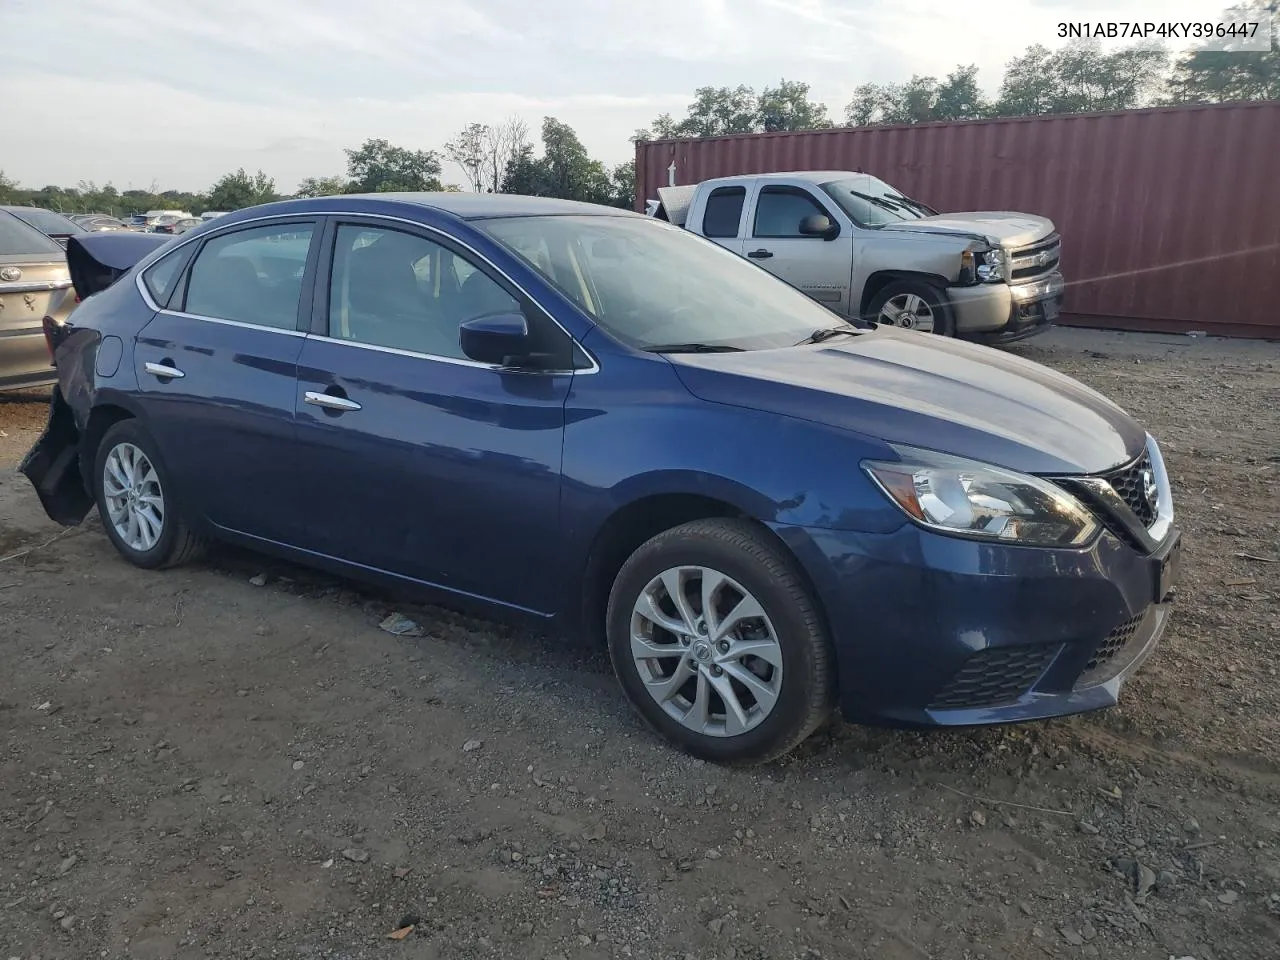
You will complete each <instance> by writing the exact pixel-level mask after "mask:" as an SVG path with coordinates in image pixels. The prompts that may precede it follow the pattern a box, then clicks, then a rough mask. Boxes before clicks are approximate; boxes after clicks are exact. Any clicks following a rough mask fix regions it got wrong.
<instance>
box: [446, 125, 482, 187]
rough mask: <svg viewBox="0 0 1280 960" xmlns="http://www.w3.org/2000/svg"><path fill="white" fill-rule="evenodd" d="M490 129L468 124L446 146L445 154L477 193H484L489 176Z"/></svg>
mask: <svg viewBox="0 0 1280 960" xmlns="http://www.w3.org/2000/svg"><path fill="white" fill-rule="evenodd" d="M488 146H489V128H488V127H487V126H486V125H485V124H483V123H468V124H467V125H466V126H465V127H463V128H462V132H461V133H459V134H458V135H457V136H456V137H454V138H453V139H452V140H450V141H448V142H447V143H446V144H445V145H444V152H445V154H446V155H447V156H448V157H449V159H450V160H452V161H453V162H454V163H456V164H457V165H458V166H460V167H461V168H462V171H463V173H465V174H466V175H467V182H468V183H469V184H470V185H471V188H472V189H473V190H474V191H475V192H476V193H483V192H484V186H485V180H486V179H487V176H488V171H489V164H488V162H487V153H488Z"/></svg>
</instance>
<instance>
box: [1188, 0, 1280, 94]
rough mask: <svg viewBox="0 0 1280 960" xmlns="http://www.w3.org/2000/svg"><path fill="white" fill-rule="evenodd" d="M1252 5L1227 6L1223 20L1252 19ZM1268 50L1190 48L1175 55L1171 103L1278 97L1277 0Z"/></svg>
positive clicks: (1279, 22)
mask: <svg viewBox="0 0 1280 960" xmlns="http://www.w3.org/2000/svg"><path fill="white" fill-rule="evenodd" d="M1256 9H1257V8H1256V7H1253V8H1251V7H1239V6H1237V7H1231V8H1229V9H1228V10H1227V11H1226V13H1225V14H1224V16H1223V19H1224V20H1244V21H1248V20H1252V18H1253V14H1254V13H1255V12H1256ZM1265 9H1266V12H1267V13H1268V14H1269V15H1270V17H1271V36H1272V38H1273V41H1272V46H1271V49H1270V50H1265V51H1264V50H1239V49H1234V48H1236V47H1238V46H1239V44H1238V43H1228V44H1226V45H1225V46H1226V49H1225V50H1206V49H1204V48H1203V47H1201V48H1199V49H1195V50H1190V51H1188V52H1187V53H1186V54H1184V55H1183V56H1182V57H1181V58H1179V60H1178V63H1177V65H1176V66H1175V67H1174V70H1173V77H1172V78H1171V79H1170V81H1169V93H1170V98H1169V99H1170V102H1172V103H1222V102H1225V101H1228V100H1280V43H1277V38H1280V2H1277V0H1272V2H1271V3H1269V4H1267V6H1266V8H1265Z"/></svg>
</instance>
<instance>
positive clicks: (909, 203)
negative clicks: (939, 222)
mask: <svg viewBox="0 0 1280 960" xmlns="http://www.w3.org/2000/svg"><path fill="white" fill-rule="evenodd" d="M889 197H890V199H891V200H892V201H893V202H894V203H898V204H901V205H902V206H904V207H909V208H911V209H912V210H918V211H920V215H921V216H922V217H936V216H937V215H938V211H936V210H934V209H933V208H932V207H930V206H927V205H926V204H923V203H921V202H920V201H919V200H912V199H911V198H910V197H903V196H900V195H899V194H896V193H894V194H890V195H889Z"/></svg>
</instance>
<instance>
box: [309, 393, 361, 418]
mask: <svg viewBox="0 0 1280 960" xmlns="http://www.w3.org/2000/svg"><path fill="white" fill-rule="evenodd" d="M302 399H303V400H305V401H306V402H307V403H310V404H312V405H314V406H317V407H324V408H325V409H326V410H341V411H342V412H344V413H345V412H347V411H348V410H359V409H360V404H358V403H356V402H355V401H354V400H348V399H347V398H346V397H335V396H334V395H333V394H331V393H317V392H316V391H314V390H308V391H307V392H306V393H305V394H303V396H302Z"/></svg>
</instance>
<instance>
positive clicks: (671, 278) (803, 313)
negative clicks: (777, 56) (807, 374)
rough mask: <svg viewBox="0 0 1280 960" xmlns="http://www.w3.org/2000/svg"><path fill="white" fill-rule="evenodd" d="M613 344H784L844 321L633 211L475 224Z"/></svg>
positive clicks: (735, 259) (716, 249)
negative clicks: (579, 310) (629, 213)
mask: <svg viewBox="0 0 1280 960" xmlns="http://www.w3.org/2000/svg"><path fill="white" fill-rule="evenodd" d="M476 226H478V227H479V228H480V229H482V230H484V231H485V232H486V233H488V234H490V235H491V236H492V237H493V238H494V239H495V240H497V241H498V242H499V243H501V244H502V245H503V246H505V247H507V248H508V249H509V250H511V251H512V252H513V253H515V254H516V255H517V256H519V257H520V258H521V259H523V260H525V261H527V262H528V263H529V264H530V265H531V266H532V267H533V268H534V269H535V270H537V271H538V272H539V273H541V274H542V275H543V276H544V277H546V278H547V279H548V280H549V281H551V283H553V284H555V286H557V287H558V288H559V289H560V290H561V291H562V292H563V293H564V294H565V295H566V296H567V297H569V299H570V300H572V301H573V302H574V303H576V304H577V305H578V306H579V307H581V308H582V309H583V310H584V311H586V312H587V313H588V314H590V315H591V316H592V317H594V318H595V319H596V320H597V321H598V322H599V324H600V326H602V327H604V329H605V330H606V331H608V332H609V333H610V334H612V335H613V336H614V337H616V338H617V339H619V340H621V341H622V342H623V343H626V344H629V345H630V346H633V347H636V348H638V349H641V350H654V349H656V348H660V347H663V346H665V345H673V344H680V345H686V346H688V345H704V346H713V347H724V348H726V349H742V350H761V349H769V348H773V347H787V346H792V345H794V344H796V343H799V342H800V341H801V340H803V339H805V338H806V337H809V336H811V335H812V334H813V333H814V331H815V330H820V329H826V328H833V327H834V328H838V329H842V330H843V329H848V328H849V327H848V324H847V323H845V322H844V321H843V320H841V319H840V318H839V317H837V316H836V315H835V314H834V313H832V312H831V311H829V310H828V309H827V308H826V307H823V306H821V305H820V304H818V303H817V302H815V301H813V300H811V299H809V298H808V297H807V296H805V295H804V294H802V293H800V292H799V291H797V290H796V289H795V288H793V287H790V286H788V285H787V284H785V283H783V282H782V281H781V280H778V279H776V278H775V277H773V276H772V275H771V274H769V273H767V272H765V271H764V270H763V269H762V268H760V267H757V266H756V265H755V264H753V263H751V262H750V261H749V260H744V259H742V258H741V257H739V256H737V255H736V254H733V253H730V252H729V251H727V250H725V249H724V248H723V247H720V246H717V245H716V244H714V243H711V242H710V241H708V240H703V239H701V238H700V237H697V236H694V235H693V234H691V233H689V232H687V231H685V230H683V229H681V228H679V227H673V226H671V225H670V224H666V223H662V222H660V221H657V220H651V219H641V218H639V217H605V216H586V217H580V216H563V217H559V216H557V217H518V218H503V219H495V220H488V221H481V222H478V223H477V224H476Z"/></svg>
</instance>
